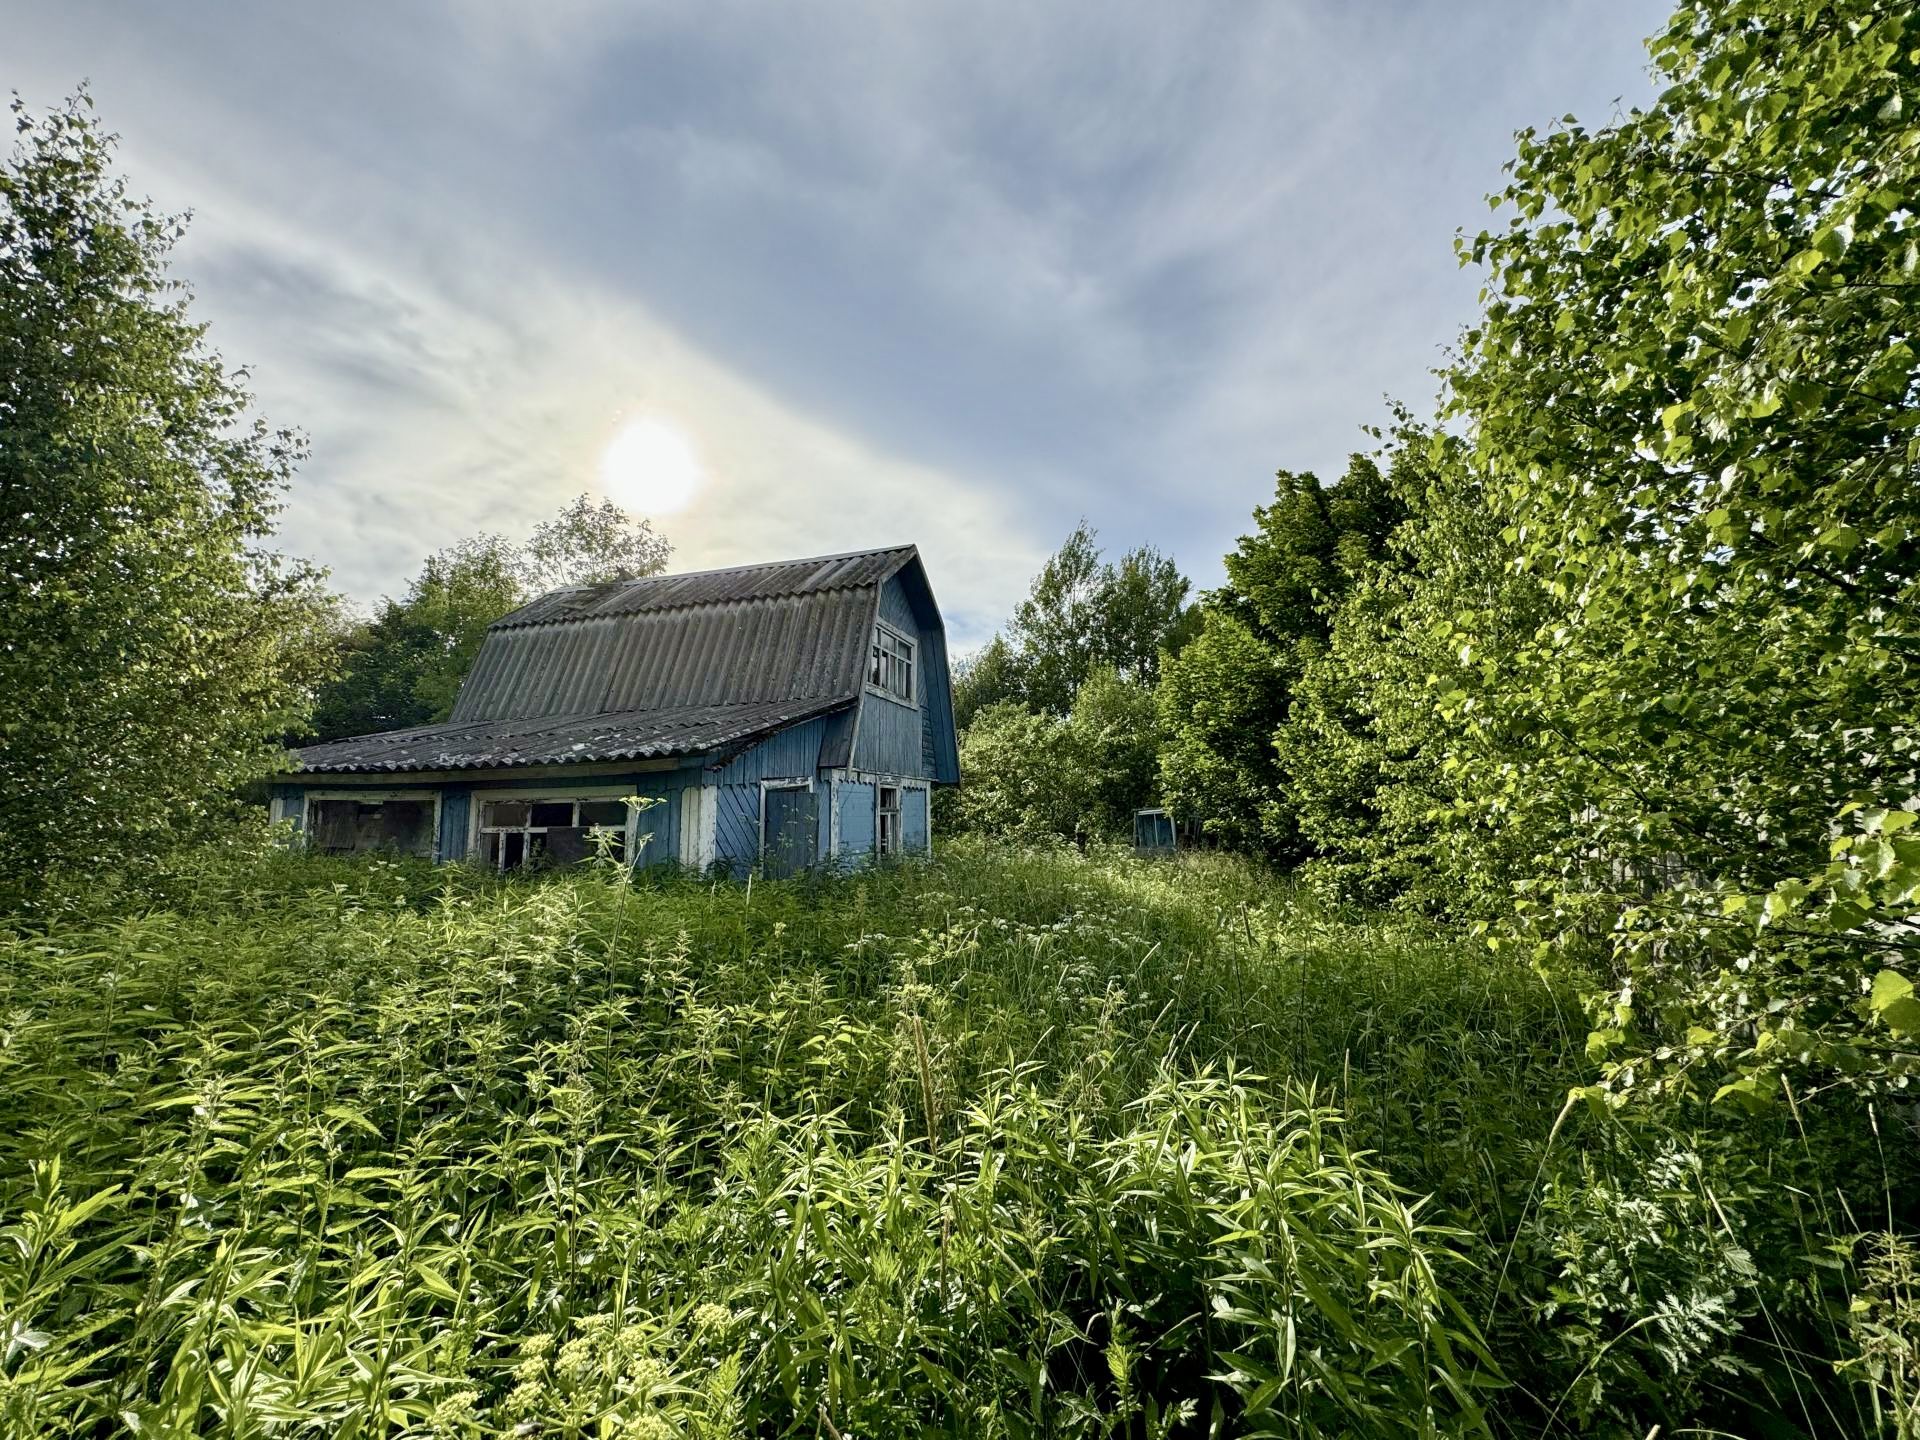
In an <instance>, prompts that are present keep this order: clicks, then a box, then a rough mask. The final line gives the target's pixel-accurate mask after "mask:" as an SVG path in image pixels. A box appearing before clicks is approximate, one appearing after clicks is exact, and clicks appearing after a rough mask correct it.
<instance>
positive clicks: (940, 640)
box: [851, 575, 960, 781]
mask: <svg viewBox="0 0 1920 1440" xmlns="http://www.w3.org/2000/svg"><path fill="white" fill-rule="evenodd" d="M916 589H917V582H916ZM920 593H921V594H923V595H924V592H920ZM933 615H934V612H933V610H932V608H931V606H928V608H927V609H926V611H925V618H926V623H925V624H923V623H922V618H921V613H920V612H919V611H917V610H916V608H915V603H914V593H913V592H912V591H910V590H909V588H908V586H907V584H906V581H905V579H904V578H903V577H902V576H900V575H896V576H894V577H893V579H891V580H889V581H887V583H886V584H885V585H883V586H882V587H881V589H880V618H881V619H882V620H885V621H886V622H887V623H888V624H889V625H891V626H893V627H894V629H896V630H900V631H903V632H905V633H906V634H908V635H912V636H916V637H917V640H918V643H917V645H916V646H915V652H914V678H915V689H916V691H917V693H916V694H915V696H914V699H915V701H916V703H915V704H914V705H912V706H906V705H902V704H900V703H899V702H898V701H896V700H889V699H888V698H887V697H886V696H884V695H876V694H874V693H873V692H871V691H868V692H866V693H865V694H864V695H863V696H862V698H861V702H860V707H861V708H860V724H859V729H858V733H857V739H856V741H855V744H854V753H853V759H852V762H851V763H852V767H853V768H854V769H856V770H872V771H876V772H878V773H880V774H883V775H899V776H901V777H903V778H906V779H915V780H917V779H938V780H945V781H957V780H958V779H959V778H960V776H959V773H958V770H957V767H956V766H954V765H953V764H950V763H945V762H946V755H947V753H948V750H949V749H950V748H951V746H952V744H953V739H952V735H953V729H952V720H953V705H952V696H951V691H950V687H949V682H948V675H947V647H946V641H945V639H944V637H943V635H942V633H941V631H940V629H939V628H938V627H937V626H936V625H935V624H934V623H933ZM943 771H944V772H947V773H942V772H943Z"/></svg>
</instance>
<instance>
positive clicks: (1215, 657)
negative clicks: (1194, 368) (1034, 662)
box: [1160, 455, 1406, 860]
mask: <svg viewBox="0 0 1920 1440" xmlns="http://www.w3.org/2000/svg"><path fill="white" fill-rule="evenodd" d="M1405 514H1406V508H1405V504H1404V501H1403V500H1402V499H1401V497H1400V496H1399V495H1398V494H1396V492H1395V490H1394V488H1393V486H1391V485H1390V484H1389V483H1388V482H1387V480H1386V478H1385V477H1384V476H1383V475H1382V474H1381V472H1380V468H1379V466H1378V465H1377V464H1376V463H1375V462H1374V460H1373V459H1372V458H1371V457H1369V456H1366V455H1355V456H1353V457H1352V459H1351V460H1350V462H1349V464H1348V467H1347V472H1346V474H1345V475H1343V476H1342V477H1341V478H1340V480H1339V481H1338V482H1336V483H1335V484H1333V485H1329V486H1323V485H1322V484H1321V483H1320V482H1319V480H1318V479H1317V478H1316V477H1314V476H1313V475H1310V474H1304V473H1296V472H1294V471H1289V470H1282V471H1280V472H1279V474H1278V476H1277V478H1276V483H1275V489H1274V499H1273V502H1272V503H1271V504H1269V505H1265V506H1261V507H1259V508H1258V509H1256V510H1255V511H1254V514H1253V518H1254V525H1255V528H1254V530H1253V532H1252V533H1251V534H1249V535H1244V536H1242V537H1241V539H1240V543H1239V546H1238V547H1237V548H1236V549H1235V550H1234V551H1233V552H1232V553H1231V554H1229V555H1228V556H1227V557H1226V570H1227V583H1226V584H1225V585H1224V586H1222V587H1221V588H1220V589H1218V590H1215V591H1213V592H1211V593H1209V594H1208V595H1207V596H1206V598H1205V601H1204V602H1203V604H1202V606H1201V607H1200V608H1201V615H1202V619H1201V624H1200V633H1199V635H1198V636H1197V637H1196V638H1195V639H1194V641H1193V642H1192V643H1191V644H1190V645H1188V646H1187V647H1186V649H1185V650H1183V651H1182V652H1181V653H1180V655H1179V656H1178V657H1177V658H1175V659H1174V660H1173V661H1172V662H1171V663H1170V664H1169V665H1168V666H1167V668H1166V672H1165V674H1164V676H1163V678H1162V683H1161V685H1160V712H1161V723H1162V725H1163V727H1164V729H1165V731H1166V736H1167V740H1166V749H1165V751H1164V752H1163V754H1162V757H1161V762H1160V776H1161V787H1162V790H1163V791H1164V793H1165V795H1166V798H1167V801H1168V803H1169V804H1171V805H1172V806H1173V807H1174V808H1175V809H1176V810H1178V811H1179V812H1180V813H1181V814H1182V815H1183V816H1186V817H1188V818H1191V819H1195V820H1198V821H1199V822H1200V825H1201V827H1202V829H1203V830H1204V831H1205V832H1206V833H1207V834H1209V835H1212V836H1213V837H1215V838H1216V839H1219V840H1221V841H1224V842H1225V843H1227V844H1231V845H1235V846H1240V847H1244V848H1248V849H1254V850H1259V851H1264V852H1265V853H1267V854H1269V855H1272V856H1274V857H1275V858H1278V859H1288V860H1298V859H1301V858H1304V856H1305V855H1306V853H1307V847H1306V843H1305V841H1304V840H1303V838H1302V836H1301V834H1300V827H1299V800H1298V797H1296V796H1295V795H1293V794H1292V792H1291V788H1290V785H1289V781H1288V776H1287V774H1286V773H1285V771H1284V770H1283V769H1282V767H1281V765H1280V762H1279V757H1278V755H1277V753H1276V751H1275V748H1274V737H1275V735H1276V733H1277V732H1278V731H1279V729H1280V727H1281V726H1282V725H1283V724H1285V723H1286V720H1287V716H1288V714H1289V711H1290V708H1291V706H1292V703H1293V694H1294V689H1295V686H1296V685H1297V684H1298V682H1299V679H1300V676H1301V675H1302V673H1303V672H1304V671H1305V669H1306V667H1307V665H1308V664H1309V662H1310V660H1311V659H1312V657H1313V656H1314V655H1315V654H1317V653H1319V652H1320V651H1321V650H1323V649H1324V647H1325V645H1326V642H1327V639H1328V637H1329V635H1330V634H1331V633H1332V629H1333V623H1334V616H1335V614H1336V613H1337V612H1338V609H1339V606H1340V604H1341V601H1342V600H1343V598H1344V597H1345V596H1346V594H1347V592H1348V591H1349V590H1350V589H1351V588H1352V587H1353V586H1354V585H1355V584H1356V583H1357V582H1358V581H1359V580H1360V579H1361V577H1362V576H1364V575H1365V574H1366V573H1367V571H1368V568H1369V567H1370V566H1371V565H1373V564H1375V563H1377V562H1378V561H1379V559H1380V558H1381V556H1382V553H1383V547H1384V545H1385V542H1386V538H1387V537H1388V535H1390V534H1391V533H1392V531H1393V529H1394V527H1395V526H1396V525H1397V524H1398V523H1399V522H1400V520H1401V519H1402V518H1403V517H1404V516H1405Z"/></svg>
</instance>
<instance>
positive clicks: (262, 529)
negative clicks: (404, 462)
mask: <svg viewBox="0 0 1920 1440" xmlns="http://www.w3.org/2000/svg"><path fill="white" fill-rule="evenodd" d="M12 108H13V114H14V116H15V119H16V121H17V124H18V128H19V130H20V140H19V143H18V146H17V148H16V149H15V150H14V152H13V154H12V156H11V157H10V158H9V159H8V160H7V161H6V163H5V164H4V166H0V613H3V614H4V615H5V616H6V625H5V634H4V636H0V692H4V693H5V695H6V697H7V703H6V712H5V715H4V717H0V735H3V736H4V741H3V742H0V891H3V892H8V893H11V894H13V895H15V896H23V895H27V894H29V893H30V892H34V891H37V890H39V889H40V888H42V887H43V886H44V884H45V883H47V882H48V881H49V880H50V879H51V878H53V877H54V876H56V875H58V874H59V873H60V872H62V871H71V870H90V869H97V868H100V867H104V866H106V865H109V864H117V863H123V862H125V861H127V860H130V859H137V858H139V857H141V856H146V855H152V854H154V853H156V852H158V851H160V850H162V849H164V848H167V847H170V846H172V845H175V844H177V843H178V842H179V841H181V840H183V839H186V838H190V837H192V836H193V835H194V834H195V833H196V832H198V831H200V830H203V829H204V828H205V827H206V826H207V825H208V824H210V823H211V822H212V821H213V820H215V819H216V818H217V817H218V816H219V814H220V813H221V812H222V810H223V808H224V806H225V805H226V804H227V803H228V802H229V800H230V798H231V796H232V795H233V793H234V792H235V790H236V788H237V787H239V786H240V785H242V784H243V783H245V782H247V781H249V780H252V779H255V778H257V777H259V776H261V775H263V774H265V773H267V772H268V771H270V770H272V769H274V768H275V766H276V764H278V763H279V754H280V750H279V739H280V736H281V735H282V734H283V733H284V732H286V731H287V730H288V729H290V728H292V727H294V726H295V725H297V724H298V722H299V719H300V716H301V714H302V713H303V711H304V709H305V707H306V704H307V702H308V700H309V697H310V694H311V689H312V686H313V685H314V683H315V682H316V681H317V679H318V678H319V675H320V673H321V666H322V664H323V661H324V652H325V647H324V645H323V643H322V640H323V635H324V621H325V617H326V612H327V601H326V597H325V595H324V593H323V592H322V591H321V589H320V588H319V586H318V583H317V579H318V577H317V575H316V573H315V572H314V571H312V570H311V569H310V568H308V567H306V566H304V565H302V564H299V563H297V562H294V561H289V560H286V559H284V558H282V557H281V556H279V555H277V554H275V553H274V552H273V551H272V550H271V549H270V548H268V546H269V541H270V540H271V538H272V535H273V529H274V517H275V515H276V513H277V511H278V509H279V506H280V500H281V496H282V494H283V492H284V491H285V488H286V486H287V483H288V481H289V480H290V478H291V477H292V475H293V472H294V467H295V465H296V464H297V463H298V461H299V460H300V458H301V456H302V455H303V453H304V442H303V441H302V439H301V437H300V436H299V435H298V434H296V433H294V432H292V431H288V430H275V429H272V428H270V427H269V426H268V425H267V424H266V422H265V421H263V420H260V419H258V418H250V416H251V407H252V401H251V397H250V395H249V394H248V392H247V390H246V387H245V384H244V374H243V372H238V371H233V370H230V369H228V368H227V366H226V365H225V364H224V363H223V362H222V360H221V358H220V356H219V355H218V354H216V353H215V352H214V351H213V349H212V348H211V347H210V346H209V345H208V344H207V343H206V338H205V329H204V327H203V326H201V325H199V324H197V323H196V322H195V321H194V320H193V319H192V318H191V315H190V313H189V301H190V299H191V297H190V295H189V293H188V291H187V290H186V288H185V286H184V285H183V284H182V283H181V282H180V281H179V280H177V279H175V278H173V276H172V275H171V274H170V272H169V270H168V257H169V253H170V251H171V249H172V247H173V245H174V243H175V242H176V241H177V240H178V239H179V238H180V236H181V235H182V233H183V230H184V227H183V224H182V222H181V221H180V220H178V219H176V218H173V217H169V216H165V215H162V214H159V213H157V212H155V211H154V210H153V209H152V207H151V206H150V205H148V204H147V203H145V202H144V201H141V200H139V199H137V198H136V197H134V196H133V195H132V194H131V193H130V192H129V191H128V189H127V186H126V183H125V181H124V180H122V179H119V178H117V177H116V176H114V175H113V174H112V173H111V169H110V166H111V161H112V156H113V142H112V139H111V137H109V136H107V135H106V134H104V133H103V132H102V130H101V129H100V127H99V125H98V123H97V122H96V121H95V119H94V117H93V114H92V105H91V101H90V100H89V99H88V97H87V96H86V95H85V94H84V92H83V93H82V94H81V95H79V96H78V97H76V98H75V99H74V100H72V101H69V102H68V103H67V104H65V105H63V106H61V107H60V108H58V109H55V110H53V111H51V112H50V113H47V114H43V115H40V116H37V117H36V116H34V115H31V114H29V113H28V112H27V110H26V109H25V107H24V106H23V105H22V103H21V102H20V101H18V100H17V99H16V100H15V102H14V104H13V107H12Z"/></svg>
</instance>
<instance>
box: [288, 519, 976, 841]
mask: <svg viewBox="0 0 1920 1440" xmlns="http://www.w3.org/2000/svg"><path fill="white" fill-rule="evenodd" d="M296 758H297V761H298V768H297V770H296V771H295V772H294V773H293V774H292V775H289V776H287V777H286V778H285V779H284V780H283V781H282V782H281V783H280V784H278V785H277V786H276V787H275V789H274V795H273V806H274V815H275V817H276V818H278V819H286V820H291V821H292V822H293V824H294V826H295V827H296V829H298V830H299V831H300V832H301V833H302V834H303V835H304V836H305V840H306V843H307V844H308V845H309V846H311V847H312V848H313V849H316V850H320V851H328V852H349V851H360V850H374V849H391V850H396V851H401V852H406V853H410V854H414V855H421V856H431V857H433V858H435V859H439V860H443V861H452V860H471V861H473V862H475V863H478V864H482V865H488V866H493V867H495V868H499V869H515V868H518V867H521V866H526V865H534V864H541V863H561V862H564V861H567V860H572V859H578V858H580V857H582V856H584V855H586V854H588V853H591V852H592V851H594V850H595V849H596V847H602V846H604V847H605V848H607V849H609V850H611V852H612V853H614V854H617V855H621V856H623V857H626V858H628V859H629V860H630V861H631V862H632V863H634V864H642V865H644V864H652V863H656V862H660V861H667V860H677V861H679V862H680V863H682V864H685V865H689V866H693V867H696V868H699V869H706V868H707V867H709V866H712V865H715V864H723V865H725V866H727V867H728V868H730V869H731V870H733V871H734V872H735V873H744V872H745V871H747V870H749V869H752V868H753V867H755V866H761V867H764V869H765V871H766V872H767V873H770V874H776V875H784V874H791V873H793V872H794V871H796V870H799V869H802V868H805V867H808V866H811V865H815V864H818V863H821V862H823V861H835V862H840V863H847V864H857V863H861V862H862V861H864V860H866V859H868V858H870V857H872V856H874V855H887V854H895V853H899V854H908V853H913V852H924V851H926V850H927V849H928V848H929V847H930V845H931V841H932V806H931V803H930V802H931V799H932V796H931V789H932V787H933V786H934V785H941V784H954V783H956V782H957V781H958V780H959V775H960V767H959V757H958V754H957V751H956V748H955V740H954V729H953V703H952V695H951V688H950V685H949V677H948V674H947V645H946V631H945V628H944V626H943V625H942V623H941V620H940V611H939V608H938V606H936V605H935V603H934V598H933V590H932V587H931V586H929V585H928V583H927V575H926V570H925V567H924V566H923V565H922V564H921V561H920V555H919V551H918V550H916V549H915V548H914V547H913V546H911V545H906V546H899V547H896V548H893V549H886V550H863V551H858V552H855V553H851V554H846V555H828V556H822V557H818V558H815V559H811V560H789V561H781V562H778V563H775V564H768V565H742V566H736V567H734V568H732V569H726V570H706V571H701V572H699V573H697V574H688V575H658V576H652V577H650V578H647V579H644V580H628V581H619V582H616V583H612V584H607V585H597V586H588V587H576V588H573V589H566V590H556V591H554V592H552V593H551V594H547V595H542V596H541V597H540V598H539V599H537V600H534V601H533V602H531V603H530V604H527V605H524V606H522V607H521V608H520V609H518V610H515V611H513V612H512V613H511V614H509V615H506V616H504V617H502V618H501V619H500V620H498V621H496V622H495V623H494V625H493V626H492V627H491V628H490V629H489V630H488V632H487V638H486V641H485V643H484V644H483V645H482V647H481V649H480V653H479V655H478V656H477V657H476V659H475V661H474V665H473V669H472V671H471V672H470V673H469V674H468V676H467V678H466V681H465V682H464V683H463V684H462V686H461V687H460V693H459V697H458V699H457V700H456V701H455V703H454V707H453V713H452V716H451V717H450V718H449V719H448V720H446V721H445V722H444V723H441V724H436V725H426V726H420V727H417V728H414V729H408V730H394V731H389V732H386V733H384V734H377V735H363V736H358V737H356V738H353V739H348V740H335V741H330V742H328V743H326V744H322V745H311V746H308V747H306V748H305V749H303V750H300V751H297V752H296ZM631 797H638V799H639V801H640V803H638V804H629V803H627V802H628V801H629V799H630V798H631Z"/></svg>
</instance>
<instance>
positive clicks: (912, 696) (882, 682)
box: [867, 620, 920, 705]
mask: <svg viewBox="0 0 1920 1440" xmlns="http://www.w3.org/2000/svg"><path fill="white" fill-rule="evenodd" d="M918 649H919V640H918V639H917V638H916V637H914V636H912V635H908V634H906V633H905V632H904V631H902V630H900V629H898V628H897V627H895V626H892V625H889V624H888V623H887V622H886V621H884V620H876V621H874V623H873V639H872V640H871V641H869V642H868V646H867V689H869V690H871V691H872V692H873V693H874V694H876V695H881V696H885V697H886V698H887V699H889V700H892V701H894V702H896V703H897V704H901V705H918V704H919V703H920V701H919V698H918V697H919V694H920V690H919V675H918V673H917V669H918V665H919V658H918V653H917V652H918ZM896 675H902V676H904V677H905V688H904V689H900V688H896V685H895V683H894V679H895V676H896Z"/></svg>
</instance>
